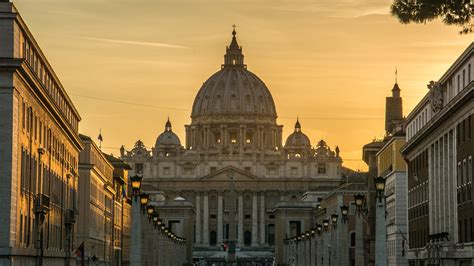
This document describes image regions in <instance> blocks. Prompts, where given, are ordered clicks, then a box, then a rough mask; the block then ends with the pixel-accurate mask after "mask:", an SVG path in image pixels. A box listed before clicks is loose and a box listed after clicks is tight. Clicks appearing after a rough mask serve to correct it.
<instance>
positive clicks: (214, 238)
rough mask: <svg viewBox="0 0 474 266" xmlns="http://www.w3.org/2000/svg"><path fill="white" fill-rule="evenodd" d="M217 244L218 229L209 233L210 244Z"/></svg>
mask: <svg viewBox="0 0 474 266" xmlns="http://www.w3.org/2000/svg"><path fill="white" fill-rule="evenodd" d="M216 244H217V233H216V231H211V232H210V233H209V245H211V246H215V245H216Z"/></svg>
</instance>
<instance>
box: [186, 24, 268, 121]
mask: <svg viewBox="0 0 474 266" xmlns="http://www.w3.org/2000/svg"><path fill="white" fill-rule="evenodd" d="M232 34H233V37H232V42H231V44H230V46H228V47H227V53H226V55H225V56H224V59H225V62H224V64H223V65H222V69H221V70H220V71H218V72H217V73H215V74H214V75H212V76H211V77H210V78H209V79H208V80H207V81H206V82H204V84H203V85H202V87H201V89H200V90H199V92H198V94H197V96H196V98H195V100H194V104H193V110H192V114H191V117H192V118H193V119H194V118H198V117H202V116H220V115H231V116H244V117H247V116H248V117H256V115H260V116H264V117H268V118H273V119H274V118H276V109H275V103H274V102H273V98H272V95H271V93H270V91H269V90H268V88H267V86H265V83H263V81H262V80H261V79H260V78H258V77H257V76H256V75H255V74H253V73H252V72H250V71H248V70H247V67H246V65H245V64H244V56H243V54H242V47H240V46H239V45H238V44H237V39H236V37H235V35H236V33H235V31H233V32H232Z"/></svg>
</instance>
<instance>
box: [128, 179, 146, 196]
mask: <svg viewBox="0 0 474 266" xmlns="http://www.w3.org/2000/svg"><path fill="white" fill-rule="evenodd" d="M142 179H143V177H142V176H141V175H134V176H131V177H130V184H131V185H132V192H133V195H134V196H138V194H139V193H140V188H141V187H142Z"/></svg>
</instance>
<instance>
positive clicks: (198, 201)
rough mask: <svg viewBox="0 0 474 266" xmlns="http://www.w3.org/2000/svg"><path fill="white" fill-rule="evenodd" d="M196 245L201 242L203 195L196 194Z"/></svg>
mask: <svg viewBox="0 0 474 266" xmlns="http://www.w3.org/2000/svg"><path fill="white" fill-rule="evenodd" d="M195 242H196V245H200V244H201V195H199V192H198V193H197V194H196V239H195Z"/></svg>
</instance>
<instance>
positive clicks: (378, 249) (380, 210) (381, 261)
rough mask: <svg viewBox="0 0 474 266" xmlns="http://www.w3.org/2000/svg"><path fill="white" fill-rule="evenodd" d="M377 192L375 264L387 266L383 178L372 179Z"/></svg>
mask: <svg viewBox="0 0 474 266" xmlns="http://www.w3.org/2000/svg"><path fill="white" fill-rule="evenodd" d="M374 183H375V190H376V191H377V198H378V204H376V209H375V263H376V264H377V265H380V266H386V265H387V248H386V242H387V225H386V222H385V212H386V210H385V178H383V177H381V176H378V177H376V178H374Z"/></svg>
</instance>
